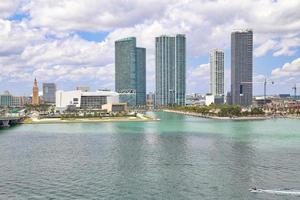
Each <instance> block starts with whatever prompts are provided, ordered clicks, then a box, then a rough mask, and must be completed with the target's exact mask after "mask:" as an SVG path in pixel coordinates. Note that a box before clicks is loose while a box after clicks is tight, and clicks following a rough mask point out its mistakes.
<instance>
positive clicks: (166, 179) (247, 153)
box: [0, 113, 300, 200]
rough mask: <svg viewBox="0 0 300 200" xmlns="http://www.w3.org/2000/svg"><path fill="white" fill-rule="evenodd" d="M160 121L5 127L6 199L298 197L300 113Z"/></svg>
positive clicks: (0, 159)
mask: <svg viewBox="0 0 300 200" xmlns="http://www.w3.org/2000/svg"><path fill="white" fill-rule="evenodd" d="M151 114H152V115H156V116H157V117H159V118H160V119H161V121H158V122H113V123H109V122H108V123H94V124H86V123H82V124H48V125H22V126H16V127H12V128H10V129H4V130H0V199H172V200H173V199H174V200H176V199H236V200H240V199H247V200H248V199H249V200H250V199H251V200H252V199H261V200H266V199H267V200H268V199H280V200H281V199H299V198H297V197H293V196H279V195H272V194H254V193H250V192H249V191H248V189H249V187H251V186H254V185H255V186H257V187H258V188H264V189H277V190H278V189H294V190H300V170H299V169H300V121H299V120H291V119H275V120H268V121H251V122H232V121H218V120H209V119H202V118H196V117H189V116H184V115H181V114H173V113H151Z"/></svg>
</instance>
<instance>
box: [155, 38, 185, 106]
mask: <svg viewBox="0 0 300 200" xmlns="http://www.w3.org/2000/svg"><path fill="white" fill-rule="evenodd" d="M185 48H186V47H185V36H184V35H176V36H175V37H172V36H160V37H157V38H156V39H155V56H156V57H155V65H156V67H155V69H156V76H155V77H156V95H155V96H156V105H157V106H166V105H185V77H186V75H185V71H186V53H185V51H186V49H185Z"/></svg>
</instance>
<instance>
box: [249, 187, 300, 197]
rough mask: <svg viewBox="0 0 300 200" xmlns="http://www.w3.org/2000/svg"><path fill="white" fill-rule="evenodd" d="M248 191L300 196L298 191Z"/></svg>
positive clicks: (253, 189) (252, 189) (254, 189)
mask: <svg viewBox="0 0 300 200" xmlns="http://www.w3.org/2000/svg"><path fill="white" fill-rule="evenodd" d="M249 191H250V192H253V193H266V194H275V195H291V196H300V191H298V190H263V189H256V188H251V189H249Z"/></svg>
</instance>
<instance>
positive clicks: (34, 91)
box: [31, 78, 40, 105]
mask: <svg viewBox="0 0 300 200" xmlns="http://www.w3.org/2000/svg"><path fill="white" fill-rule="evenodd" d="M31 103H32V105H39V104H40V98H39V87H38V83H37V80H36V78H35V79H34V84H33V88H32V102H31Z"/></svg>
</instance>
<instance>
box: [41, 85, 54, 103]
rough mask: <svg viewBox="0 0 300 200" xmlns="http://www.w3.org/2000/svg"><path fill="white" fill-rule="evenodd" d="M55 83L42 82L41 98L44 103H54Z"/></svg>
mask: <svg viewBox="0 0 300 200" xmlns="http://www.w3.org/2000/svg"><path fill="white" fill-rule="evenodd" d="M55 93H56V85H55V83H43V98H44V102H45V103H55Z"/></svg>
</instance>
